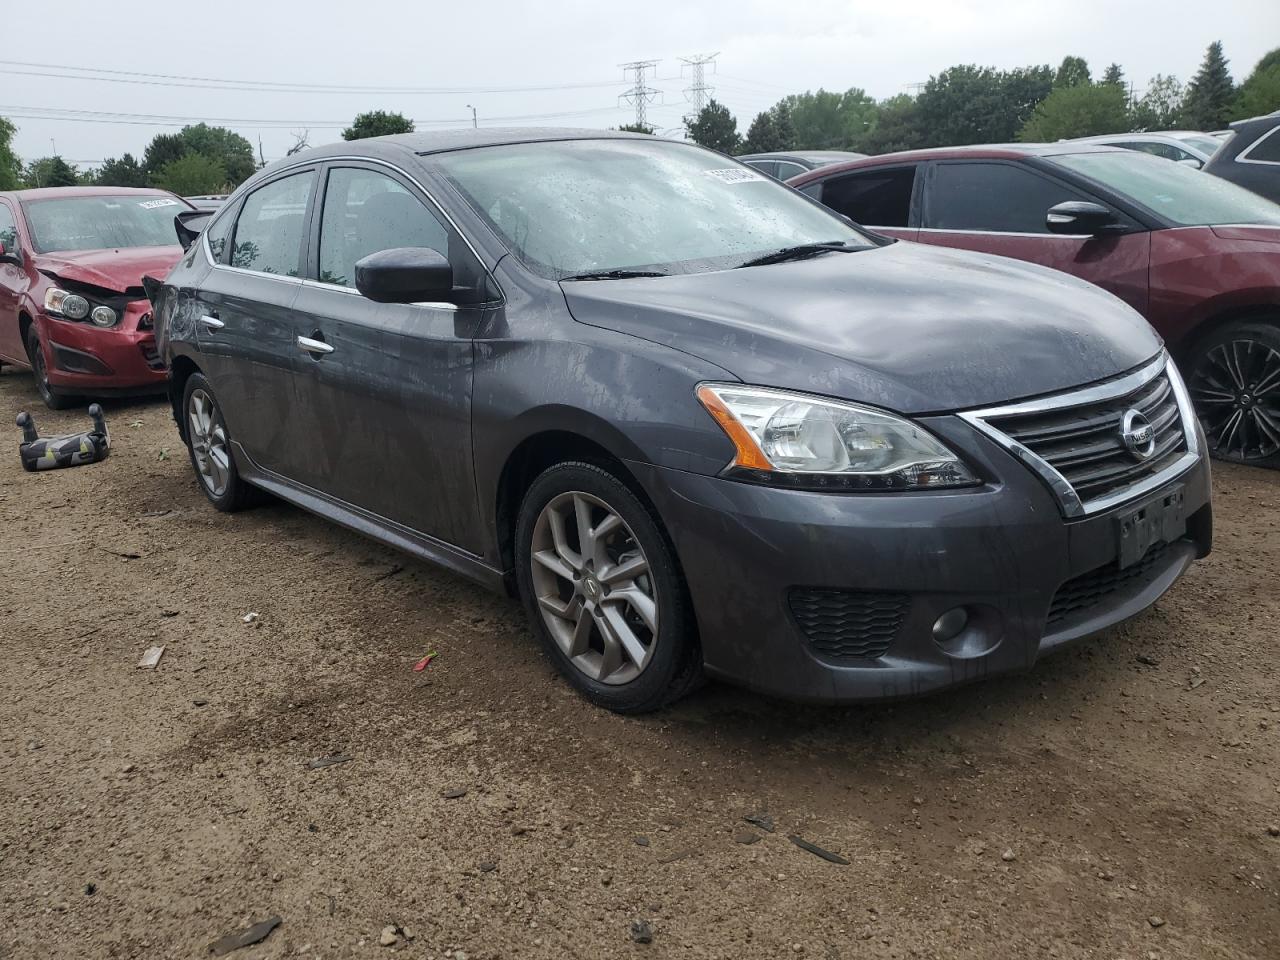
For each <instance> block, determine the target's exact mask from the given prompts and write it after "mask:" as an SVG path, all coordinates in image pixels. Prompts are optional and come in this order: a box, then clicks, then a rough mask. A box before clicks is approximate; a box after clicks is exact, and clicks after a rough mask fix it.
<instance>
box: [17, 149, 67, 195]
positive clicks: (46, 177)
mask: <svg viewBox="0 0 1280 960" xmlns="http://www.w3.org/2000/svg"><path fill="white" fill-rule="evenodd" d="M79 182H80V179H79V176H78V174H77V173H76V168H75V167H73V166H71V164H69V163H67V161H65V160H63V159H62V157H59V156H53V157H41V158H40V159H39V160H32V161H31V162H30V163H29V164H27V169H26V172H25V173H24V174H23V177H22V183H23V186H25V187H74V186H75V185H76V184H78V183H79Z"/></svg>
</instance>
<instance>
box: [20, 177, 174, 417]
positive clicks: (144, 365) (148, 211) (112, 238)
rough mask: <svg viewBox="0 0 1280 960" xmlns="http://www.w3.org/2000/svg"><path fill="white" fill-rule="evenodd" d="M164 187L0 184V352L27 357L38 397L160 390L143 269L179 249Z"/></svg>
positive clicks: (66, 400) (68, 400) (71, 398)
mask: <svg viewBox="0 0 1280 960" xmlns="http://www.w3.org/2000/svg"><path fill="white" fill-rule="evenodd" d="M190 209H191V207H190V205H189V204H187V203H186V201H184V200H181V199H179V198H178V197H175V196H174V195H173V194H171V193H166V192H165V191H163V190H138V189H129V188H125V187H50V188H46V189H43V190H19V191H17V192H14V193H0V246H2V248H3V249H0V361H3V362H6V363H12V364H15V365H18V366H30V367H31V368H32V370H33V372H34V373H35V378H36V387H37V389H38V390H39V391H40V396H41V398H42V399H43V400H44V402H45V403H46V404H47V405H48V406H50V407H52V408H53V409H55V410H57V409H62V408H64V407H68V406H71V405H72V404H74V403H77V402H79V398H81V397H109V396H118V395H121V394H138V393H163V392H164V386H165V369H164V364H163V363H162V362H161V360H160V354H159V353H158V352H157V351H156V345H155V336H154V333H153V331H152V326H151V306H150V304H149V303H148V301H147V299H146V296H145V294H144V293H143V289H142V277H143V275H144V274H148V273H150V274H156V275H159V276H163V275H164V274H165V273H167V272H168V271H169V268H170V267H172V266H173V265H174V264H175V263H176V262H177V261H178V258H179V257H180V256H182V248H181V247H180V246H179V245H178V243H177V240H176V238H175V236H174V223H173V219H174V215H175V214H176V213H178V212H179V211H182V210H190Z"/></svg>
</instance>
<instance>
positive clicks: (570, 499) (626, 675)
mask: <svg viewBox="0 0 1280 960" xmlns="http://www.w3.org/2000/svg"><path fill="white" fill-rule="evenodd" d="M530 564H531V567H532V571H531V572H532V579H533V588H534V595H535V598H536V600H537V604H538V609H539V612H540V613H541V614H542V619H543V622H544V623H545V624H546V627H547V630H548V631H549V632H550V634H551V636H552V638H553V639H554V640H555V643H556V645H557V646H558V647H559V648H560V650H561V651H562V652H563V653H564V655H565V656H566V657H567V658H568V659H569V662H570V663H572V664H573V665H574V667H576V668H577V669H578V670H580V671H581V672H582V673H583V674H585V675H586V676H588V677H590V678H591V679H592V680H595V681H597V682H600V683H606V684H611V685H616V684H624V683H630V682H631V681H632V680H634V679H635V678H636V677H638V676H639V675H640V674H641V672H643V671H644V669H645V667H647V666H648V665H649V662H650V660H651V659H652V657H653V651H654V648H655V646H656V643H657V637H658V596H657V590H656V587H655V584H654V579H653V577H652V576H651V574H650V570H649V560H648V558H647V557H646V556H645V553H644V550H643V548H642V547H641V546H640V544H639V542H638V541H637V540H636V538H635V535H634V534H633V533H632V532H631V529H630V527H628V526H627V524H626V521H624V520H623V519H622V517H621V516H619V515H618V513H617V512H616V511H615V510H613V508H611V507H610V506H609V505H608V504H607V503H605V502H604V501H603V500H601V499H599V498H598V497H595V496H592V495H591V494H588V493H582V492H579V491H569V492H566V493H562V494H560V495H558V496H556V497H554V498H553V499H552V500H551V501H550V502H548V503H547V505H546V506H545V507H543V508H542V512H541V513H540V514H539V515H538V520H537V522H536V523H535V524H534V528H533V543H532V548H531V550H530Z"/></svg>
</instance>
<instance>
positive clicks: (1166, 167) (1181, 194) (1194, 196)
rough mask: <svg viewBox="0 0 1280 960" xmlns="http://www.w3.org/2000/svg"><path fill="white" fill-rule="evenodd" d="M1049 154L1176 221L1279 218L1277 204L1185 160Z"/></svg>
mask: <svg viewBox="0 0 1280 960" xmlns="http://www.w3.org/2000/svg"><path fill="white" fill-rule="evenodd" d="M1050 159H1051V160H1052V161H1053V162H1054V163H1056V164H1059V165H1060V166H1063V167H1067V168H1068V169H1070V170H1074V171H1075V172H1076V173H1079V174H1082V175H1083V176H1086V177H1089V178H1090V179H1091V180H1096V181H1098V183H1101V184H1102V185H1103V186H1105V187H1109V188H1110V189H1111V190H1114V191H1115V192H1116V193H1119V194H1121V195H1123V196H1126V197H1128V198H1129V199H1130V200H1133V201H1135V202H1136V203H1139V204H1141V205H1142V206H1144V207H1146V208H1147V209H1148V210H1150V211H1152V212H1153V213H1155V214H1157V215H1159V216H1161V217H1164V218H1165V219H1167V220H1170V221H1172V222H1173V223H1176V224H1178V225H1179V226H1183V227H1200V226H1207V225H1209V224H1222V223H1265V224H1280V206H1277V205H1276V204H1274V203H1272V202H1271V201H1270V200H1266V199H1264V198H1262V197H1260V196H1258V195H1257V194H1256V193H1250V192H1249V191H1248V190H1245V189H1244V188H1243V187H1237V186H1236V185H1235V184H1234V183H1228V182H1227V181H1226V180H1222V179H1220V178H1218V177H1215V176H1213V175H1212V174H1209V173H1202V172H1201V171H1199V170H1192V169H1191V168H1190V167H1188V166H1186V165H1185V164H1181V163H1170V162H1169V161H1168V160H1162V159H1161V158H1160V157H1152V156H1148V155H1146V154H1142V153H1134V152H1133V151H1128V150H1126V151H1124V152H1123V153H1121V152H1116V153H1070V154H1064V155H1062V156H1057V157H1051V158H1050Z"/></svg>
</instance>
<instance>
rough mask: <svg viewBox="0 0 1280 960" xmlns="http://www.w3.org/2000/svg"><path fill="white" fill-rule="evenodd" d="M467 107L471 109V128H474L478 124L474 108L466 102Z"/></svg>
mask: <svg viewBox="0 0 1280 960" xmlns="http://www.w3.org/2000/svg"><path fill="white" fill-rule="evenodd" d="M467 109H468V110H470V111H471V129H472V130H474V129H476V128H477V127H479V126H480V123H479V121H477V120H476V108H475V107H473V106H472V105H471V104H469V103H468V104H467Z"/></svg>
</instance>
